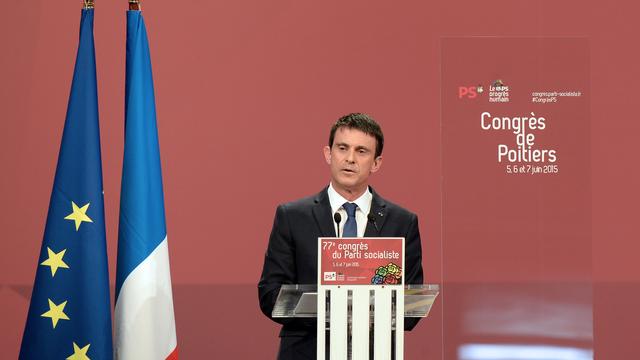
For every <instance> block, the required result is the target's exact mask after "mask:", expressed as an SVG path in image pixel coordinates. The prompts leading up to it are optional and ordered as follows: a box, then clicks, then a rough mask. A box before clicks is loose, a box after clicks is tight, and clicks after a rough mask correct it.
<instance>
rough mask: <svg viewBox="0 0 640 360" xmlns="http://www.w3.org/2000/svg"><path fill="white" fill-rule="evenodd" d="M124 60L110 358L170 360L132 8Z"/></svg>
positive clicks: (144, 80) (139, 35)
mask: <svg viewBox="0 0 640 360" xmlns="http://www.w3.org/2000/svg"><path fill="white" fill-rule="evenodd" d="M126 62H127V64H126V71H127V73H126V85H125V141H124V162H123V167H122V190H121V193H120V225H119V228H118V265H117V274H116V306H115V336H116V341H115V357H116V359H122V360H145V359H149V360H151V359H177V358H178V350H177V340H176V326H175V319H174V312H173V296H172V290H171V273H170V270H169V247H168V244H167V229H166V224H165V212H164V194H163V191H162V171H161V166H160V147H159V144H158V129H157V125H156V109H155V97H154V92H153V76H152V72H151V58H150V56H149V44H148V40H147V33H146V29H145V25H144V19H143V17H142V13H141V12H140V11H139V10H130V11H128V12H127V61H126Z"/></svg>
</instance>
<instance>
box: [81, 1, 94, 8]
mask: <svg viewBox="0 0 640 360" xmlns="http://www.w3.org/2000/svg"><path fill="white" fill-rule="evenodd" d="M93 7H94V4H93V0H83V1H82V8H83V9H84V10H88V9H93Z"/></svg>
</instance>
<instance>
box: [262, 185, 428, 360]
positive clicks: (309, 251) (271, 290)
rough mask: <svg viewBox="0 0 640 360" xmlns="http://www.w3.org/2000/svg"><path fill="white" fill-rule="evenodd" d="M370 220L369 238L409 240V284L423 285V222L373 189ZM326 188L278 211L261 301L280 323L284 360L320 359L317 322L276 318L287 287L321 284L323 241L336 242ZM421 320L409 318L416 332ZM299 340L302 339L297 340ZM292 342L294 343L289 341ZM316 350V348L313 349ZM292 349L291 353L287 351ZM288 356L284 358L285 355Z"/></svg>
mask: <svg viewBox="0 0 640 360" xmlns="http://www.w3.org/2000/svg"><path fill="white" fill-rule="evenodd" d="M371 192H372V194H373V199H372V201H371V210H370V214H372V215H373V216H374V217H375V225H377V229H376V226H375V225H374V223H373V222H372V221H369V223H368V224H367V227H366V229H365V233H364V236H365V237H404V238H405V269H404V270H405V271H404V275H405V278H404V280H405V284H422V282H423V277H422V247H421V244H420V232H419V230H418V218H417V217H416V215H415V214H413V213H411V212H409V211H407V210H405V209H403V208H401V207H400V206H398V205H395V204H393V203H391V202H388V201H386V200H384V199H383V198H382V197H380V196H379V195H378V194H377V193H376V192H375V191H373V189H371ZM335 236H336V232H335V223H334V222H333V214H332V213H331V205H330V203H329V195H328V194H327V188H325V189H323V190H322V191H320V192H319V193H318V194H316V195H314V196H311V197H308V198H304V199H301V200H298V201H294V202H290V203H287V204H283V205H280V206H278V208H277V210H276V215H275V219H274V222H273V228H272V229H271V236H270V237H269V246H268V248H267V252H266V254H265V258H264V266H263V269H262V276H261V278H260V282H259V283H258V296H259V299H260V309H261V310H262V312H263V313H264V314H265V315H266V316H267V317H269V318H270V319H272V320H273V321H276V322H278V323H281V324H282V325H283V326H282V330H281V331H280V337H281V338H282V340H281V347H280V355H279V359H287V358H292V359H302V358H305V355H304V354H309V355H310V357H309V358H313V359H315V337H316V320H315V319H274V318H272V317H271V312H272V311H273V307H274V304H275V302H276V298H277V297H278V292H279V291H280V286H281V285H282V284H316V283H317V280H318V273H317V266H318V254H317V252H318V237H335ZM416 323H417V321H416V320H415V319H414V318H407V319H405V329H406V330H411V329H412V328H413V327H414V326H415V325H416ZM294 337H296V338H300V337H303V338H304V339H306V340H303V339H293V338H294ZM287 338H290V339H287ZM311 347H312V348H311ZM286 348H288V349H286ZM283 351H284V353H283Z"/></svg>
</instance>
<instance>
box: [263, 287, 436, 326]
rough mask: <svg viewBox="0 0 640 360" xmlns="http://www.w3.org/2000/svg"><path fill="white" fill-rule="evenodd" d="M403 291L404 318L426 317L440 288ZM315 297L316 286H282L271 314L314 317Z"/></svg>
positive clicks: (315, 308)
mask: <svg viewBox="0 0 640 360" xmlns="http://www.w3.org/2000/svg"><path fill="white" fill-rule="evenodd" d="M354 287H357V286H354ZM404 289H405V290H404V296H405V300H404V301H405V305H404V314H405V317H426V316H428V315H429V311H430V310H431V306H432V305H433V303H434V302H435V300H436V298H437V296H438V293H439V290H440V287H439V286H438V285H427V284H425V285H406V286H405V287H404ZM317 296H318V293H317V286H316V285H282V287H281V288H280V292H279V293H278V298H277V300H276V304H275V306H274V308H273V312H272V313H271V314H272V316H273V317H275V318H289V317H293V318H305V317H307V318H308V317H316V315H317V303H316V302H317ZM349 299H351V295H349ZM349 302H350V300H349ZM365 304H366V303H365ZM369 305H370V306H371V305H373V297H371V298H370V299H369ZM349 316H351V312H349Z"/></svg>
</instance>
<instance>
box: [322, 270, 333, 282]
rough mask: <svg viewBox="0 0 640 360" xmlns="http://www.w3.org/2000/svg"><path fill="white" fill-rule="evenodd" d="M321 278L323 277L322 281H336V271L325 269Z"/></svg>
mask: <svg viewBox="0 0 640 360" xmlns="http://www.w3.org/2000/svg"><path fill="white" fill-rule="evenodd" d="M323 279H324V281H336V272H335V271H325V272H324V277H323Z"/></svg>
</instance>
